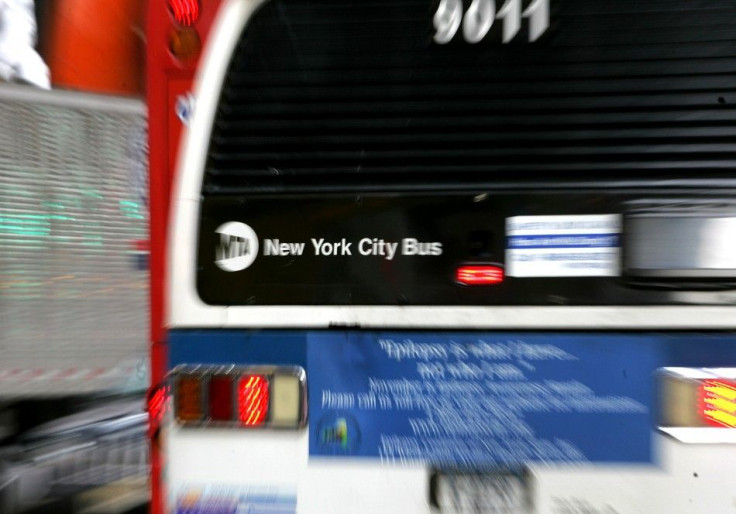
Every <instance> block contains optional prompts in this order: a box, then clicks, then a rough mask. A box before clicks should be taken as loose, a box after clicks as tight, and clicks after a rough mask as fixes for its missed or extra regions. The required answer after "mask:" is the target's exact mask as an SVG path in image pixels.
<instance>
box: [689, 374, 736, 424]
mask: <svg viewBox="0 0 736 514" xmlns="http://www.w3.org/2000/svg"><path fill="white" fill-rule="evenodd" d="M698 393H699V394H698V396H699V398H698V400H699V410H700V415H701V417H702V419H703V421H705V422H706V423H707V424H709V425H712V426H717V427H729V428H736V382H733V381H730V380H720V379H716V380H704V381H703V382H702V383H701V384H700V389H699V391H698Z"/></svg>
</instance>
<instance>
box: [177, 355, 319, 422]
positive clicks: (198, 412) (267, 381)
mask: <svg viewBox="0 0 736 514" xmlns="http://www.w3.org/2000/svg"><path fill="white" fill-rule="evenodd" d="M170 384H171V392H172V393H173V405H174V417H175V419H176V420H177V422H178V423H180V424H182V425H190V426H202V425H210V424H211V425H226V426H241V427H250V428H259V427H274V428H298V427H302V426H304V424H305V423H306V407H307V405H306V387H305V373H304V370H303V369H301V368H280V367H277V368H271V367H220V366H181V367H178V368H176V369H175V370H174V371H173V372H172V373H171V375H170Z"/></svg>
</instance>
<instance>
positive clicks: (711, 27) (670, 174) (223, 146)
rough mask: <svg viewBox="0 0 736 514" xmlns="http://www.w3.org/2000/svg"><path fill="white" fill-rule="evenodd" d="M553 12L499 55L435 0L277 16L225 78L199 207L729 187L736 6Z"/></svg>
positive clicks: (735, 131)
mask: <svg viewBox="0 0 736 514" xmlns="http://www.w3.org/2000/svg"><path fill="white" fill-rule="evenodd" d="M551 1H552V5H551V25H550V27H549V29H548V30H547V32H546V33H545V34H544V35H543V36H542V37H541V39H539V40H538V41H536V42H534V43H528V42H527V34H528V27H526V26H525V25H523V26H522V29H521V31H520V32H519V35H518V36H517V37H516V38H515V39H514V40H513V41H512V42H510V43H508V44H502V42H501V37H500V25H501V23H500V22H497V23H496V24H494V27H493V29H492V30H491V32H490V33H489V35H488V36H487V37H486V38H485V39H484V40H483V41H482V42H480V43H478V44H468V43H466V42H465V41H464V40H463V38H462V36H461V34H458V35H457V36H456V37H455V38H454V40H453V41H452V42H450V43H449V44H447V45H438V44H436V43H434V42H433V40H432V36H433V33H434V29H433V27H432V17H433V15H434V12H435V10H436V9H437V5H438V2H437V0H435V1H432V0H359V1H358V0H272V1H270V2H267V3H266V4H264V5H263V6H262V7H261V9H260V10H259V11H258V12H257V13H256V14H255V16H254V18H253V19H252V20H251V21H250V23H249V24H248V25H247V27H246V30H245V32H244V34H243V36H242V39H241V41H240V44H239V46H238V48H237V51H236V52H235V54H234V56H233V59H232V62H231V64H230V67H229V71H228V73H227V76H226V80H225V83H224V88H223V91H222V94H221V100H220V105H219V109H218V111H217V114H216V120H215V126H214V130H213V133H212V141H211V143H210V148H209V154H208V160H207V170H206V178H205V183H204V193H205V194H206V195H208V194H209V195H212V194H237V193H245V192H248V193H259V192H286V191H297V190H298V191H302V190H319V191H330V190H337V191H339V190H343V191H344V190H354V189H358V190H361V189H362V190H384V191H392V190H396V191H400V190H407V189H412V190H416V189H439V188H443V189H444V188H450V187H455V188H462V187H467V186H480V185H488V184H493V183H499V182H503V181H516V182H523V181H527V180H536V181H539V180H540V179H541V180H549V181H555V180H574V181H587V182H592V183H603V182H606V181H610V180H657V181H660V183H661V181H671V182H673V183H676V182H677V181H679V180H682V179H684V178H687V177H699V178H701V179H716V180H720V179H726V178H727V177H728V176H729V175H732V171H731V170H732V169H733V168H734V166H735V165H736V154H735V153H734V148H736V146H734V143H736V111H735V110H734V108H733V106H734V105H736V44H735V43H736V32H735V31H734V29H733V27H734V26H736V3H734V2H733V1H732V0H708V1H693V0H648V1H640V0H616V1H610V0H564V1H563V0H558V1H555V0H551ZM496 3H497V4H498V5H497V6H498V7H500V5H501V4H502V2H496ZM526 4H528V2H525V5H526ZM466 7H467V6H466ZM525 23H526V22H525ZM497 32H498V33H497ZM704 183H705V182H704Z"/></svg>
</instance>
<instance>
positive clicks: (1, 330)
mask: <svg viewBox="0 0 736 514" xmlns="http://www.w3.org/2000/svg"><path fill="white" fill-rule="evenodd" d="M145 4H146V2H145V1H144V0H108V1H90V0H36V2H33V0H0V512H2V513H7V514H15V513H22V512H25V513H30V512H33V513H37V512H39V513H40V512H61V513H63V512H87V513H103V512H106V513H112V512H145V511H146V509H147V503H148V501H149V493H148V483H147V471H148V470H147V462H148V449H147V445H146V437H145V435H146V427H147V424H146V414H145V411H144V404H145V393H146V389H147V387H148V382H149V370H148V360H147V341H148V226H147V224H148V210H147V195H148V184H147V135H146V111H145V105H144V102H143V95H144V49H145V40H144V31H143V26H144V10H145Z"/></svg>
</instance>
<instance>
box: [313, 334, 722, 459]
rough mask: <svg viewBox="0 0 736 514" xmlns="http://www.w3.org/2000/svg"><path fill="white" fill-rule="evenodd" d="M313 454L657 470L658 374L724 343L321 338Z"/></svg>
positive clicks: (645, 337) (700, 359)
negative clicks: (637, 465) (643, 465)
mask: <svg viewBox="0 0 736 514" xmlns="http://www.w3.org/2000/svg"><path fill="white" fill-rule="evenodd" d="M307 363H308V379H309V408H310V434H309V437H310V454H311V455H312V456H321V457H328V456H329V457H337V456H346V457H347V456H350V457H370V458H379V459H381V460H382V461H384V462H388V463H401V462H410V461H423V462H427V463H430V464H432V465H434V466H438V467H451V468H474V469H478V468H486V467H493V466H498V465H506V466H513V465H515V464H521V463H524V462H583V461H591V462H651V461H652V460H653V456H652V449H651V437H652V428H653V423H654V420H653V416H652V413H653V412H654V410H655V403H656V401H655V400H656V399H655V384H654V382H655V380H654V373H655V371H656V370H657V369H658V368H660V367H664V366H733V365H734V364H735V363H736V342H735V341H734V339H733V337H732V336H725V335H692V334H690V335H687V334H613V333H513V332H509V333H487V332H486V333H443V332H438V333H406V332H396V333H378V332H347V333H335V332H311V333H309V334H308V336H307Z"/></svg>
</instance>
